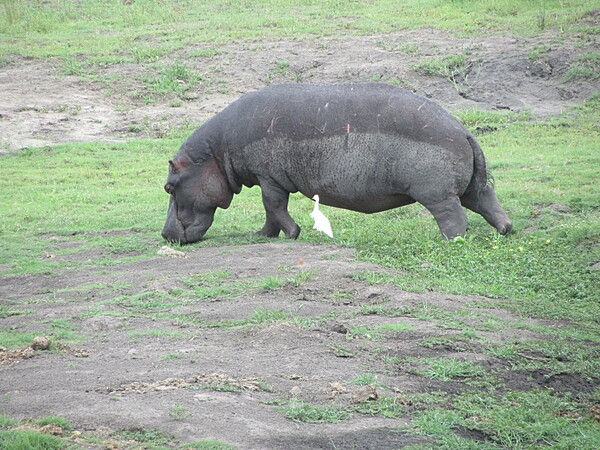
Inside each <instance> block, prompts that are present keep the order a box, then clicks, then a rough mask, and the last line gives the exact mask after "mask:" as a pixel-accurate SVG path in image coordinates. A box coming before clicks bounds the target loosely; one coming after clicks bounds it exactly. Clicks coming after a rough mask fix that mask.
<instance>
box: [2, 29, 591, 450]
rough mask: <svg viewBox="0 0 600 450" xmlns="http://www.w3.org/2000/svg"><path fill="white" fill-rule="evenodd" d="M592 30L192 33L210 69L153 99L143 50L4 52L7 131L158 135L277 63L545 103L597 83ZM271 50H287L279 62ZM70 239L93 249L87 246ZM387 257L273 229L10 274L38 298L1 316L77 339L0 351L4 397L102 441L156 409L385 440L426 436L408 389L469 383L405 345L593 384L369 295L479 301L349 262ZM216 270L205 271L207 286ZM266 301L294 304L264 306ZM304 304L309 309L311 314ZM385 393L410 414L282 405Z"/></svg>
mask: <svg viewBox="0 0 600 450" xmlns="http://www.w3.org/2000/svg"><path fill="white" fill-rule="evenodd" d="M542 45H544V48H545V49H546V50H545V51H543V52H542V54H541V56H540V58H539V59H537V60H535V61H534V60H532V59H530V58H529V52H530V51H531V50H533V49H535V48H540V46H542ZM597 45H598V42H597V37H596V38H595V40H594V41H589V40H586V39H583V38H582V37H580V36H575V35H570V36H562V35H557V34H549V35H547V36H543V37H537V38H513V37H499V36H495V37H476V38H470V39H465V38H454V37H449V36H448V35H446V34H443V33H440V32H437V31H433V30H422V31H412V32H402V33H397V34H392V35H384V36H369V37H344V38H327V39H319V40H307V41H302V42H296V41H283V42H250V43H249V42H244V43H238V44H229V45H226V46H224V47H223V48H221V49H220V50H221V51H220V52H218V53H217V54H215V55H214V56H212V57H191V58H186V57H185V55H186V54H188V52H189V51H191V50H193V49H187V50H186V52H180V54H176V55H171V58H172V59H173V60H176V59H178V60H185V62H186V63H187V64H189V65H190V67H193V68H194V69H195V70H197V71H198V72H200V73H202V74H203V77H204V82H203V83H202V84H201V85H200V86H199V87H198V88H197V90H196V91H194V92H191V93H188V94H187V97H186V99H185V100H184V101H183V102H177V101H174V99H173V98H165V99H160V100H157V101H155V102H153V103H151V104H146V103H144V102H142V101H140V100H132V99H131V96H130V95H129V93H130V92H132V91H139V92H143V90H144V86H143V84H142V83H141V81H139V80H140V78H139V77H138V76H137V75H136V74H139V72H142V71H144V70H146V69H145V68H143V67H141V66H139V65H135V64H119V65H115V66H107V67H102V68H97V69H95V70H97V71H98V72H99V73H102V74H103V75H104V76H106V77H107V79H108V77H109V76H111V77H112V78H110V79H111V80H112V81H111V83H110V88H111V89H110V90H109V89H108V83H107V82H105V81H98V80H89V79H82V78H80V77H74V76H65V75H61V74H60V68H61V67H60V64H61V63H60V62H59V61H40V60H32V59H23V58H18V57H14V58H12V59H11V60H10V61H9V62H8V63H7V64H6V65H4V66H3V67H2V68H0V91H1V92H2V96H1V97H0V147H1V148H2V149H3V151H16V150H18V149H21V148H24V147H27V146H41V145H51V144H55V143H59V142H66V141H90V140H94V141H98V140H106V141H108V140H126V139H131V138H132V137H134V136H135V137H139V136H142V137H147V136H150V137H153V136H161V135H164V134H165V133H166V132H168V131H169V130H170V129H174V128H177V127H180V126H182V125H184V124H186V123H199V122H202V121H203V120H205V119H206V118H208V117H210V116H211V115H212V114H213V113H215V112H217V111H218V110H220V109H221V108H222V107H223V106H224V105H226V104H227V103H229V102H230V101H232V100H233V99H235V98H237V97H238V96H239V95H240V94H242V93H244V92H248V91H251V90H254V89H257V88H259V87H261V86H263V85H265V84H268V83H274V82H280V81H305V82H311V83H313V82H341V81H367V80H374V79H377V80H384V81H385V80H388V81H389V80H392V81H397V82H400V84H401V85H403V86H405V87H407V88H410V89H413V90H415V91H417V92H420V93H422V94H425V95H427V96H428V97H431V98H432V99H434V100H436V101H438V102H440V103H442V104H443V105H445V106H446V107H448V108H451V109H458V108H471V107H475V106H476V107H478V108H484V109H491V110H493V109H511V110H515V111H524V110H530V111H531V112H532V113H533V114H534V115H536V116H538V117H544V116H547V115H550V114H554V113H558V112H560V111H562V110H564V109H565V108H567V107H569V106H571V105H574V104H577V103H580V102H582V101H584V100H585V99H586V98H587V97H588V96H589V95H590V94H591V93H592V92H594V91H596V90H597V86H595V85H594V84H593V83H590V82H585V81H577V82H566V81H565V78H564V77H565V73H566V72H567V70H568V69H569V67H571V66H572V65H573V64H575V63H576V61H577V55H578V54H579V53H582V52H586V51H591V49H593V48H596V49H597ZM199 49H200V47H199ZM462 51H468V52H469V53H468V55H469V61H470V64H469V67H468V69H467V70H466V71H464V72H463V73H462V75H461V76H460V77H457V79H456V80H454V81H455V82H454V83H453V82H451V81H450V80H448V79H443V78H440V77H428V76H424V75H420V74H418V73H417V72H415V71H414V70H413V69H412V68H411V64H413V63H416V62H418V61H421V60H423V59H427V58H438V59H439V58H441V57H443V55H445V54H448V53H460V52H462ZM278 61H286V62H289V65H288V66H287V67H283V66H284V65H279V66H278V65H277V62H278ZM278 67H279V69H281V70H278ZM283 69H285V70H283ZM172 105H177V106H172ZM134 131H135V134H133V132H134ZM173 151H174V152H175V151H176V149H173ZM0 164H1V160H0ZM158 231H159V230H157V236H158ZM63 245H70V244H69V243H63ZM73 245H75V243H73ZM93 256H94V257H96V256H97V255H93ZM64 257H65V258H66V257H71V258H80V259H81V260H82V261H85V260H86V259H87V258H88V257H90V255H86V253H85V252H79V253H76V254H72V255H70V256H64ZM387 270H388V269H386V268H382V267H378V266H374V265H370V264H365V263H361V262H358V261H356V260H354V258H353V252H352V249H349V248H342V247H336V246H329V245H308V244H305V243H302V242H289V243H288V242H281V241H277V242H274V243H267V244H257V245H248V246H241V247H225V248H201V249H193V250H190V251H188V252H187V253H186V255H185V257H177V256H168V255H166V256H165V255H162V256H157V257H156V258H153V259H150V260H144V261H141V262H135V263H123V264H120V265H118V266H116V267H110V268H106V267H84V268H81V269H76V270H69V271H65V272H62V273H58V274H55V275H47V276H3V277H2V278H0V283H1V284H0V298H1V299H2V300H1V301H2V302H3V303H4V304H6V305H8V306H9V307H10V308H12V309H14V310H25V311H27V312H28V313H27V314H20V315H13V316H9V317H5V318H2V319H0V328H4V329H7V328H8V329H13V330H15V331H19V332H29V331H31V332H35V333H40V334H47V335H51V334H52V333H56V329H53V328H52V326H51V325H52V324H53V323H54V324H56V323H69V324H73V325H74V327H75V329H74V330H73V333H74V334H75V335H76V336H77V337H78V338H79V340H78V341H77V343H76V344H72V345H64V344H63V345H58V344H57V343H54V344H53V346H52V347H51V349H52V350H53V351H44V350H33V349H24V350H21V351H20V352H16V353H11V352H3V353H0V355H2V356H1V357H0V362H1V363H3V364H2V365H0V411H1V412H2V413H4V414H8V415H10V416H13V417H44V416H50V415H53V416H63V417H66V418H67V419H68V420H70V421H71V422H72V423H73V424H74V426H75V427H76V428H77V430H78V431H81V432H84V433H91V434H92V435H95V436H98V437H101V438H103V439H105V440H106V442H110V441H111V439H113V438H112V437H111V436H113V435H112V433H113V432H114V431H115V430H119V429H123V428H138V429H142V428H144V429H149V428H158V429H160V430H162V431H163V432H165V433H168V434H170V435H173V436H174V438H173V439H174V441H179V442H190V441H193V440H196V439H207V438H212V439H219V440H221V441H223V442H228V443H230V444H232V445H235V446H237V447H238V448H244V449H271V448H303V449H311V448H314V449H317V448H336V449H345V448H355V449H361V448H363V449H375V448H377V449H388V448H390V449H391V448H400V447H402V446H404V445H406V444H409V443H416V442H426V441H427V438H426V437H422V438H418V437H415V435H413V434H407V433H402V432H396V431H395V430H401V429H403V428H405V427H406V426H409V425H410V417H411V415H412V414H413V413H414V410H415V409H417V408H418V407H419V406H418V405H416V404H413V403H411V401H409V400H408V397H409V396H410V394H413V393H428V392H435V391H443V392H448V393H452V392H457V391H458V390H460V389H464V388H466V387H467V386H466V385H465V384H464V383H462V382H459V381H452V382H442V381H434V380H431V379H429V378H427V377H425V376H423V375H419V374H418V373H417V372H419V371H420V370H422V369H423V367H422V366H420V365H419V364H420V363H419V362H418V361H416V360H413V359H411V358H412V357H429V356H432V357H433V356H443V357H452V356H455V357H457V358H460V359H462V360H468V361H474V362H477V363H480V364H482V365H483V366H484V367H485V368H486V369H488V370H498V377H499V378H498V383H499V385H502V386H503V387H504V388H505V389H528V388H533V387H535V386H548V387H554V388H556V389H557V390H561V391H570V392H574V393H575V394H577V393H580V392H586V391H588V390H590V389H592V388H593V386H591V385H590V384H589V383H586V382H584V381H583V380H580V379H575V378H573V377H569V376H554V377H549V378H545V377H544V376H543V373H539V372H527V373H524V372H519V371H508V370H506V371H505V370H501V369H503V368H504V365H505V362H503V360H501V359H498V358H495V357H493V356H490V355H489V354H487V353H486V352H485V351H484V349H483V348H482V347H481V346H480V345H478V344H475V343H473V342H463V341H462V340H461V339H460V330H458V329H452V328H450V329H444V328H442V327H441V323H440V322H439V321H436V320H433V319H432V320H419V319H417V318H415V317H414V314H406V315H403V314H399V315H396V316H395V317H390V316H384V315H381V314H364V312H365V310H364V308H365V307H370V306H377V305H381V306H382V307H385V308H390V309H394V308H395V309H396V311H402V310H406V311H409V310H412V311H415V310H423V309H427V308H433V309H436V310H438V311H445V312H449V313H453V312H456V311H457V310H465V309H468V308H469V307H470V305H475V304H478V303H480V301H481V300H484V299H478V298H476V297H457V296H451V295H445V294H440V293H436V292H426V293H418V294H416V293H409V292H403V291H401V290H399V289H398V288H395V287H393V286H388V285H382V286H377V287H373V286H369V285H368V284H366V283H365V282H362V281H358V280H357V279H356V278H354V277H353V274H356V273H358V272H365V271H373V272H385V271H387ZM219 274H220V275H219ZM203 275H204V276H205V277H208V278H207V279H208V280H209V281H205V283H207V284H206V286H204V285H202V281H201V280H203V279H204V278H202V276H203ZM211 276H212V277H217V278H210V277H211ZM269 277H271V278H269ZM272 277H278V279H284V280H287V281H286V282H284V283H283V284H281V285H277V286H275V287H271V288H268V287H265V286H263V285H261V283H263V284H264V282H265V280H269V279H271V280H272V279H273V278H272ZM190 280H192V281H190ZM193 280H196V281H195V282H196V285H193V283H194V281H193ZM198 280H200V281H198ZM210 280H212V281H210ZM211 283H212V285H214V286H217V287H219V286H221V287H223V288H224V289H225V290H224V291H223V292H221V293H218V292H217V293H216V294H214V295H210V296H207V297H206V298H200V297H198V298H194V297H193V296H190V295H189V294H190V292H191V290H192V289H195V288H198V287H207V286H208V287H210V286H211ZM236 286H245V288H244V289H241V290H236V289H237V288H236ZM140 294H141V295H140ZM173 299H180V300H181V299H183V300H181V301H174V300H173ZM438 308H439V309H438ZM473 310H474V311H476V314H474V315H473V316H472V317H464V316H461V317H462V318H461V320H466V321H469V320H470V321H472V324H473V326H475V327H479V325H481V323H482V321H485V320H486V314H490V315H491V317H494V318H497V319H498V320H501V321H506V322H509V323H512V322H516V321H520V322H522V321H523V319H520V318H517V317H514V316H512V315H511V314H510V313H508V312H506V311H503V310H498V309H489V310H487V309H483V308H475V307H473ZM261 311H262V312H263V313H264V312H269V311H278V314H283V313H285V314H288V315H289V317H291V318H294V319H296V320H284V321H274V322H269V321H266V322H264V321H263V322H261V321H260V320H259V318H258V317H259V315H258V313H260V312H261ZM257 312H258V313H257ZM252 318H254V319H255V322H256V323H255V324H246V326H238V327H236V326H234V325H235V323H236V322H234V321H236V320H238V321H244V320H245V321H248V320H249V319H252ZM302 318H312V319H314V320H312V323H311V324H310V325H308V326H302V325H301V324H299V322H301V320H299V319H302ZM57 320H59V322H57ZM60 320H62V322H60ZM531 322H532V323H542V322H541V321H534V320H532V321H531ZM386 324H387V325H390V324H395V325H396V328H394V327H391V329H390V327H388V329H385V327H384V328H379V330H380V331H379V332H377V333H374V332H366V333H365V334H361V332H360V330H361V328H357V327H370V328H369V329H370V330H375V329H377V327H378V326H381V325H386ZM398 324H400V325H405V327H404V328H405V329H404V330H403V329H402V327H398ZM543 324H546V325H547V324H548V323H547V322H543ZM484 328H485V327H481V330H480V331H478V333H480V335H481V336H483V338H484V339H486V340H489V341H490V342H499V343H500V342H511V341H518V340H522V339H535V338H539V337H540V336H538V335H536V333H533V332H531V331H526V330H524V329H523V328H512V327H511V328H508V329H507V330H501V331H485V330H484ZM364 329H365V328H362V330H364ZM478 329H479V328H478ZM433 336H451V338H449V339H448V345H442V346H439V345H438V346H435V347H434V348H428V347H425V346H423V345H422V344H423V343H424V340H425V339H427V338H431V337H433ZM0 345H1V343H0ZM364 374H373V375H376V376H377V379H378V385H377V386H376V387H375V388H370V387H361V386H358V385H356V384H353V383H352V381H353V380H355V379H356V378H357V377H358V376H359V375H364ZM375 396H380V397H390V398H394V399H395V401H396V403H397V404H399V405H402V408H403V410H402V411H403V413H401V414H400V415H399V417H396V418H384V417H378V416H371V415H366V414H360V413H358V412H355V413H353V415H352V417H351V418H350V419H349V420H345V421H342V422H340V423H335V424H332V423H324V424H309V423H301V422H294V421H292V420H289V419H286V418H285V417H284V413H283V412H282V411H281V410H279V409H277V405H278V404H284V403H285V402H287V401H288V400H290V399H293V398H297V399H299V400H301V401H304V402H308V403H311V404H315V405H321V406H344V407H356V406H357V405H361V404H362V403H365V402H369V401H373V398H374V397H375ZM361 402H362V403H361ZM459 432H461V433H465V436H467V437H471V438H478V437H479V438H482V436H475V435H472V434H469V432H468V430H462V431H461V430H459ZM80 445H81V446H82V447H83V448H100V446H99V445H94V444H90V443H81V444H80ZM115 445H116V444H115Z"/></svg>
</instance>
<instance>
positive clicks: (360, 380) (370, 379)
mask: <svg viewBox="0 0 600 450" xmlns="http://www.w3.org/2000/svg"><path fill="white" fill-rule="evenodd" d="M349 383H350V384H356V385H357V386H369V385H375V386H378V385H380V384H381V383H380V382H379V379H378V377H377V375H372V374H370V373H364V374H361V375H357V376H356V378H354V379H353V380H352V381H349Z"/></svg>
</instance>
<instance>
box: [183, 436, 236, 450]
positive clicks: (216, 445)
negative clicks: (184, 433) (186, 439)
mask: <svg viewBox="0 0 600 450" xmlns="http://www.w3.org/2000/svg"><path fill="white" fill-rule="evenodd" d="M179 448H180V449H181V450H235V449H236V447H235V446H233V445H229V444H226V443H224V442H221V441H216V440H214V439H202V440H200V441H194V442H190V443H189V444H183V445H182V446H181V447H179Z"/></svg>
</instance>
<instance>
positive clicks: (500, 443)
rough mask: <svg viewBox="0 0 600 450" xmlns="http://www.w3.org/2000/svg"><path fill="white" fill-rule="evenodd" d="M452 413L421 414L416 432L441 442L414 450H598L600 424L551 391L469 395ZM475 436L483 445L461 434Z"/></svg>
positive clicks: (432, 410) (458, 400)
mask: <svg viewBox="0 0 600 450" xmlns="http://www.w3.org/2000/svg"><path fill="white" fill-rule="evenodd" d="M452 406H453V409H452V410H445V409H441V408H435V407H434V408H430V409H427V410H425V411H424V412H423V413H422V414H420V415H419V416H418V417H417V419H416V421H415V423H416V431H417V432H418V433H421V434H426V435H428V436H430V437H433V438H435V439H436V441H437V442H436V444H435V446H431V447H409V448H444V449H463V448H472V449H484V448H538V447H546V448H557V449H570V448H598V445H599V444H600V434H599V433H598V432H597V424H595V423H594V422H593V421H592V419H591V418H589V417H587V416H586V414H585V413H584V412H583V411H581V410H580V405H579V404H577V403H576V402H574V401H573V400H572V399H571V398H570V397H569V396H568V395H567V396H562V395H557V394H554V393H553V392H552V391H551V390H535V391H530V392H509V393H507V394H506V395H503V396H494V395H490V394H488V393H486V392H467V393H463V394H462V395H459V396H457V398H456V399H455V400H454V402H453V404H452ZM458 427H462V428H463V429H466V430H470V431H472V432H473V431H475V432H477V433H480V434H481V437H482V440H480V441H479V442H478V441H474V440H471V439H465V438H461V437H459V436H458V435H457V434H456V429H457V428H458Z"/></svg>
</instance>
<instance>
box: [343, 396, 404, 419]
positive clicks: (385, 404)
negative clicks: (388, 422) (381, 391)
mask: <svg viewBox="0 0 600 450" xmlns="http://www.w3.org/2000/svg"><path fill="white" fill-rule="evenodd" d="M406 403H407V402H406V401H403V400H401V399H399V398H396V397H379V398H378V399H376V400H372V401H367V402H361V403H360V404H358V405H356V406H355V407H354V410H355V411H356V412H359V413H361V414H368V415H370V416H381V417H390V418H395V417H399V416H401V415H402V414H406V412H407V408H406V406H407V404H406Z"/></svg>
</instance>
